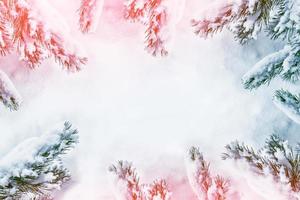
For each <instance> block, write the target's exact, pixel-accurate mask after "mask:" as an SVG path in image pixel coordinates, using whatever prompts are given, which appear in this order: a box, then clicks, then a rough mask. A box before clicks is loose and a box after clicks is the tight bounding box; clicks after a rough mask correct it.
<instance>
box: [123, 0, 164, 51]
mask: <svg viewBox="0 0 300 200" xmlns="http://www.w3.org/2000/svg"><path fill="white" fill-rule="evenodd" d="M163 1H165V0H126V2H125V15H124V16H125V18H126V19H128V20H130V21H137V22H140V23H142V24H143V25H144V26H145V27H146V31H145V44H146V47H145V49H146V50H147V51H148V52H149V53H150V54H152V55H153V56H166V55H167V54H168V51H167V49H166V47H165V45H166V42H167V37H166V35H167V33H166V32H167V31H166V29H167V28H166V27H167V26H168V12H167V8H166V6H164V5H163Z"/></svg>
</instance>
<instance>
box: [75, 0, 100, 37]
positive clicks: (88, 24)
mask: <svg viewBox="0 0 300 200" xmlns="http://www.w3.org/2000/svg"><path fill="white" fill-rule="evenodd" d="M102 7H103V0H81V5H80V8H79V10H78V12H79V27H80V30H81V32H83V33H89V32H93V31H95V29H96V27H97V25H98V19H99V17H100V15H101V11H102Z"/></svg>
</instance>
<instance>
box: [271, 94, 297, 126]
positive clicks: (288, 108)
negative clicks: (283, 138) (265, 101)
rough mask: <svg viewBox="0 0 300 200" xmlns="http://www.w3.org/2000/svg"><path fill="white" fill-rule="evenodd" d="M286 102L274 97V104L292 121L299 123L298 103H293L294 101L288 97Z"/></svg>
mask: <svg viewBox="0 0 300 200" xmlns="http://www.w3.org/2000/svg"><path fill="white" fill-rule="evenodd" d="M286 100H287V101H286V102H282V101H280V100H279V99H277V98H274V100H273V101H274V104H275V105H276V106H277V107H278V108H279V109H280V110H281V111H282V112H283V113H284V114H286V115H287V116H288V117H289V118H290V119H292V120H293V121H294V122H296V123H298V124H300V109H299V105H297V104H295V102H291V101H289V99H288V98H287V99H286Z"/></svg>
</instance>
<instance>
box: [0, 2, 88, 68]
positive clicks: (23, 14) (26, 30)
mask: <svg viewBox="0 0 300 200" xmlns="http://www.w3.org/2000/svg"><path fill="white" fill-rule="evenodd" d="M0 10H1V13H0V30H1V34H0V51H1V54H2V55H5V54H7V53H9V52H10V50H11V49H16V51H17V52H18V54H19V56H20V59H21V60H22V61H23V62H25V63H26V65H28V66H29V67H31V68H33V67H36V66H37V65H39V64H40V63H41V62H42V61H43V60H44V59H46V58H48V57H49V56H51V57H54V58H55V60H56V61H57V62H59V63H60V64H62V65H63V66H64V67H66V68H67V69H68V70H70V71H77V70H79V69H80V67H81V65H82V64H85V63H86V61H87V59H86V58H85V57H80V56H78V55H77V54H76V53H75V52H73V51H71V50H69V49H68V48H67V45H66V41H65V40H66V38H64V37H62V34H60V33H58V32H54V31H52V30H51V29H49V28H48V27H47V22H45V21H41V20H40V17H39V15H38V14H37V13H38V12H37V10H35V8H34V7H33V6H32V5H31V4H29V3H28V2H27V1H26V0H3V1H1V2H0Z"/></svg>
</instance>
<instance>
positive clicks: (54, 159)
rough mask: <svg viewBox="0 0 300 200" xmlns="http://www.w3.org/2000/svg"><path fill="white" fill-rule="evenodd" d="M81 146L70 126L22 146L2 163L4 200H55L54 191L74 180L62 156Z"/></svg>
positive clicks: (0, 182)
mask: <svg viewBox="0 0 300 200" xmlns="http://www.w3.org/2000/svg"><path fill="white" fill-rule="evenodd" d="M77 142H78V132H77V130H76V129H74V128H72V127H71V124H70V123H68V122H66V123H65V124H64V128H63V129H62V130H56V131H54V132H51V133H49V134H46V135H43V136H41V137H39V138H32V139H28V140H26V141H24V142H22V143H21V144H20V145H18V146H17V147H16V148H15V149H14V150H13V151H11V152H10V153H9V154H7V155H6V156H5V157H4V158H2V159H1V160H0V199H6V200H9V199H38V200H42V199H52V197H51V191H53V190H55V189H59V188H60V187H61V185H62V184H63V183H65V182H66V181H68V180H69V179H70V177H71V176H70V172H69V171H68V170H67V169H66V168H65V167H64V165H63V163H62V159H61V156H62V155H64V154H66V153H67V152H69V151H70V150H71V149H72V148H74V145H75V144H76V143H77Z"/></svg>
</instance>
